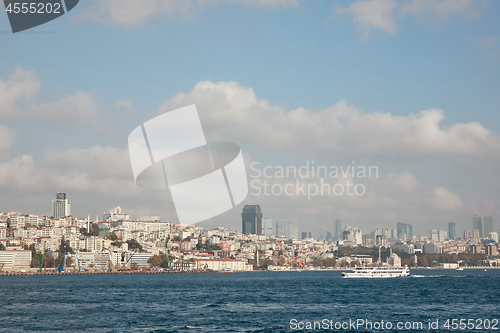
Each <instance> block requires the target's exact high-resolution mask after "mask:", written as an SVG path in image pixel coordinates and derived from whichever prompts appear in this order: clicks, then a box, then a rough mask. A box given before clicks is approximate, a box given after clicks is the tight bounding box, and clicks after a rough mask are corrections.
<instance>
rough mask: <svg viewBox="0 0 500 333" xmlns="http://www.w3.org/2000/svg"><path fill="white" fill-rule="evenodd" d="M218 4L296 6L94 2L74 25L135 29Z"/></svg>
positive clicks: (254, 0)
mask: <svg viewBox="0 0 500 333" xmlns="http://www.w3.org/2000/svg"><path fill="white" fill-rule="evenodd" d="M219 3H230V4H238V3H239V4H244V5H256V6H266V7H270V6H298V5H299V3H298V0H141V1H136V0H96V1H94V2H93V3H92V4H91V6H90V7H88V8H86V9H84V10H82V11H80V12H79V13H78V14H77V15H76V16H75V18H74V20H73V22H74V23H80V22H83V21H89V20H91V21H98V22H101V23H105V24H116V25H119V26H124V27H133V26H139V25H141V24H143V23H145V22H146V21H148V20H149V19H152V18H155V17H157V16H174V15H179V16H182V17H192V16H194V15H196V13H197V12H199V11H200V10H203V9H205V8H208V7H211V6H214V5H217V4H219Z"/></svg>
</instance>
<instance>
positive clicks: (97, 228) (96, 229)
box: [90, 223, 99, 237]
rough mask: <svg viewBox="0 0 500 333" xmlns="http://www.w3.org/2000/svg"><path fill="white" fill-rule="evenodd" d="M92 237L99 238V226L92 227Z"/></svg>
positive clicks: (94, 224)
mask: <svg viewBox="0 0 500 333" xmlns="http://www.w3.org/2000/svg"><path fill="white" fill-rule="evenodd" d="M90 235H91V236H96V237H97V236H99V226H98V225H97V223H92V226H91V227H90Z"/></svg>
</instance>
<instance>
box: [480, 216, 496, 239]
mask: <svg viewBox="0 0 500 333" xmlns="http://www.w3.org/2000/svg"><path fill="white" fill-rule="evenodd" d="M493 231H494V230H493V216H489V215H486V216H483V236H482V237H488V235H489V234H490V232H493Z"/></svg>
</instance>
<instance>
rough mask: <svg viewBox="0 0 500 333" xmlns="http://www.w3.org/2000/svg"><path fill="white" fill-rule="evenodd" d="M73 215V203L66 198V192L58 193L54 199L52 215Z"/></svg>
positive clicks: (61, 216) (60, 216) (59, 216)
mask: <svg viewBox="0 0 500 333" xmlns="http://www.w3.org/2000/svg"><path fill="white" fill-rule="evenodd" d="M70 215H71V203H70V202H69V200H68V199H66V193H56V198H55V199H53V200H52V216H53V217H54V218H56V219H59V218H64V217H66V216H70Z"/></svg>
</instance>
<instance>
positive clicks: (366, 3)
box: [336, 0, 398, 38]
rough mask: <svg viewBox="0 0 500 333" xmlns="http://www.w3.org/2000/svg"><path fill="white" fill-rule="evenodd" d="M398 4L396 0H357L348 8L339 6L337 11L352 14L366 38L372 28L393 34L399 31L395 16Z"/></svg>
mask: <svg viewBox="0 0 500 333" xmlns="http://www.w3.org/2000/svg"><path fill="white" fill-rule="evenodd" d="M396 4H397V3H396V1H395V0H356V2H355V3H353V4H352V5H350V6H349V7H347V8H342V7H337V9H336V12H337V13H338V14H349V15H352V16H353V17H354V18H353V22H354V23H356V24H357V25H358V27H359V28H360V29H361V31H362V36H363V37H364V38H366V37H368V36H369V34H370V30H371V29H378V30H381V31H385V32H387V33H389V34H391V35H392V34H394V33H396V32H397V31H398V27H397V25H396V22H395V20H394V17H393V11H394V9H395V8H396Z"/></svg>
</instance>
